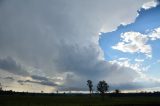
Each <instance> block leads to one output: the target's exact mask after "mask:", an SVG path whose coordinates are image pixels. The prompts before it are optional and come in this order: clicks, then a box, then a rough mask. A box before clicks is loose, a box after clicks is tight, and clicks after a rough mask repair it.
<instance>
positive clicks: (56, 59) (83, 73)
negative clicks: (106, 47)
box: [0, 0, 149, 88]
mask: <svg viewBox="0 0 160 106" xmlns="http://www.w3.org/2000/svg"><path fill="white" fill-rule="evenodd" d="M147 1H149V0H138V1H134V0H119V1H117V0H110V1H108V0H101V1H97V0H85V1H84V0H69V1H68V0H45V1H44V0H34V1H33V0H27V1H26V0H14V1H11V0H5V1H1V2H0V23H1V24H0V58H1V59H0V68H1V69H3V70H6V71H8V72H11V73H16V74H18V75H23V76H27V75H28V73H27V71H26V70H24V69H23V68H22V66H21V65H19V64H17V63H16V62H15V61H14V60H13V59H12V58H11V57H14V59H15V60H18V62H20V63H21V64H23V65H25V66H26V67H30V69H36V70H39V71H36V70H29V71H30V72H31V73H30V75H29V76H31V77H32V79H35V80H41V81H38V82H36V81H30V80H19V81H18V82H19V83H39V84H42V85H51V86H56V84H54V83H53V82H48V79H47V77H53V78H55V77H62V79H63V86H67V87H68V88H75V87H79V88H80V87H82V88H83V87H84V86H86V84H85V82H86V80H87V79H91V80H93V81H95V82H97V81H98V80H102V79H103V80H106V81H107V82H109V83H113V84H115V83H119V84H124V83H132V82H133V80H134V79H136V78H137V77H139V76H140V75H139V73H138V72H137V71H136V70H134V69H131V68H128V67H122V66H119V65H118V64H112V63H110V62H107V61H105V60H104V56H103V51H102V50H101V48H100V47H99V44H98V43H99V42H98V40H99V37H100V36H99V33H100V32H109V31H113V30H115V29H116V28H117V27H118V26H119V25H121V24H129V23H132V22H134V20H135V18H136V17H137V15H138V12H137V11H138V10H139V9H140V8H141V6H142V5H143V4H144V3H146V2H147ZM124 4H125V5H124ZM111 10H112V12H111ZM6 56H9V58H8V57H7V58H4V57H6ZM35 74H37V75H38V76H39V77H38V76H32V75H35ZM41 74H43V75H45V76H46V78H44V77H41V76H40V75H41Z"/></svg>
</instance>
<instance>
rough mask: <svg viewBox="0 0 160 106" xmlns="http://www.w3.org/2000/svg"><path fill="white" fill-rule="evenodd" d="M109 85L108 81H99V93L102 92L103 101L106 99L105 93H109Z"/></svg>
mask: <svg viewBox="0 0 160 106" xmlns="http://www.w3.org/2000/svg"><path fill="white" fill-rule="evenodd" d="M108 88H109V85H108V84H107V83H106V81H104V80H103V81H99V83H98V85H97V91H98V92H100V94H101V96H102V99H104V95H105V92H107V91H108Z"/></svg>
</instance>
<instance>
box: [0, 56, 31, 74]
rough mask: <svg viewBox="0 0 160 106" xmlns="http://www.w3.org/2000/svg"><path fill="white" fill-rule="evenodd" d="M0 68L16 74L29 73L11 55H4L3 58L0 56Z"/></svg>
mask: <svg viewBox="0 0 160 106" xmlns="http://www.w3.org/2000/svg"><path fill="white" fill-rule="evenodd" d="M0 69H2V70H5V71H8V72H10V73H13V74H17V75H22V76H28V75H29V73H28V72H27V71H26V70H25V69H24V68H23V67H22V66H21V65H20V64H18V63H17V62H16V61H15V60H14V59H13V58H11V57H6V58H3V59H1V58H0Z"/></svg>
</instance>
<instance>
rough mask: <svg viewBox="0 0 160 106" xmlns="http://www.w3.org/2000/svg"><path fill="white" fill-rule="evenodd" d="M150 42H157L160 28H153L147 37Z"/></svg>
mask: <svg viewBox="0 0 160 106" xmlns="http://www.w3.org/2000/svg"><path fill="white" fill-rule="evenodd" d="M149 37H150V39H151V40H157V39H160V27H159V28H155V29H154V30H153V31H152V32H151V33H150V35H149Z"/></svg>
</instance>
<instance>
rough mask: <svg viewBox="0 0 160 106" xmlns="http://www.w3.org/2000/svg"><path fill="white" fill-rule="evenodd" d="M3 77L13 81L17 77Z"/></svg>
mask: <svg viewBox="0 0 160 106" xmlns="http://www.w3.org/2000/svg"><path fill="white" fill-rule="evenodd" d="M3 79H7V80H11V81H14V80H15V79H14V78H13V77H5V78H3Z"/></svg>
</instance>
